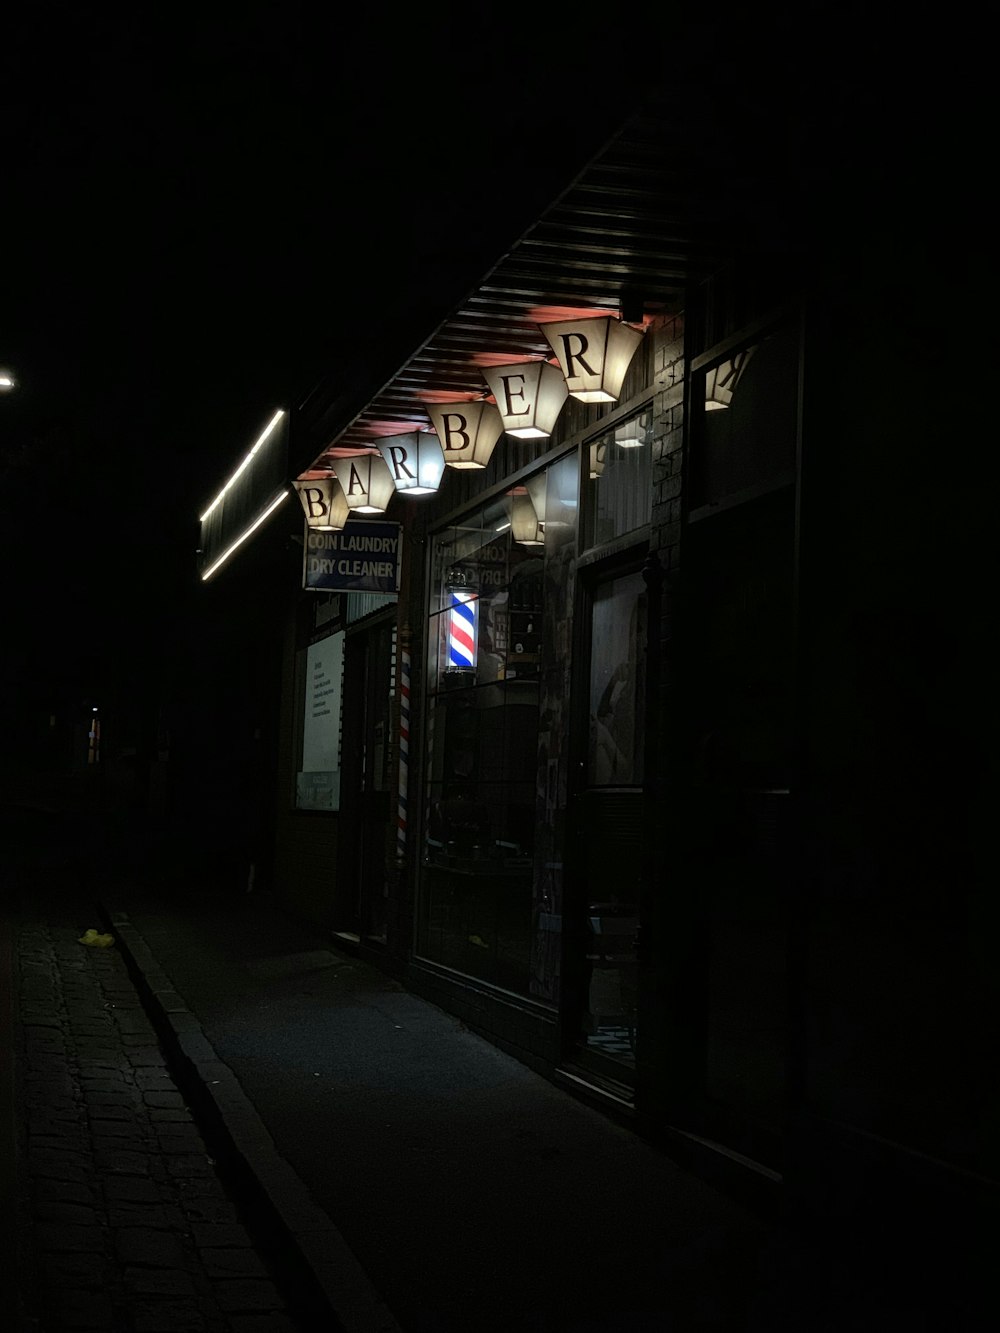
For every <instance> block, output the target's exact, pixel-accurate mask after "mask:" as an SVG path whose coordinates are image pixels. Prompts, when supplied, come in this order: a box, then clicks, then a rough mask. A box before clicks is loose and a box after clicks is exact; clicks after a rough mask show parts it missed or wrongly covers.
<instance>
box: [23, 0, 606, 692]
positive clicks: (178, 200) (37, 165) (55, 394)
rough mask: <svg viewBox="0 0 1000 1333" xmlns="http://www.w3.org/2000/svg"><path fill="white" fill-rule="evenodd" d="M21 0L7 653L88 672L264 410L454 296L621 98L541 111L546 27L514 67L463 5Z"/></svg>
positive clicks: (52, 672) (551, 88)
mask: <svg viewBox="0 0 1000 1333" xmlns="http://www.w3.org/2000/svg"><path fill="white" fill-rule="evenodd" d="M28 8H29V12H27V13H25V12H20V13H16V14H14V15H13V16H10V17H9V19H8V20H6V21H5V29H6V30H5V35H4V43H3V49H2V53H0V60H2V62H3V68H2V77H0V83H2V84H3V87H4V94H3V96H4V109H3V168H2V173H3V174H2V178H0V192H2V199H3V208H2V215H3V245H2V251H3V259H2V301H0V365H7V366H9V368H10V369H11V370H13V371H14V373H15V374H16V376H17V378H18V381H19V388H18V390H17V393H16V394H9V395H6V396H5V397H4V399H3V400H0V409H2V412H0V477H2V486H0V497H2V498H0V504H2V516H3V519H2V521H3V534H4V535H3V550H4V553H5V559H4V595H5V609H6V622H7V626H8V630H9V637H8V644H9V646H8V650H7V653H6V656H5V665H6V669H7V672H8V675H10V674H13V676H14V680H15V682H18V681H20V682H24V683H25V684H26V685H27V684H30V685H31V686H35V685H37V684H38V682H39V680H40V679H42V678H53V679H63V680H65V681H67V682H70V683H71V684H74V683H75V682H78V683H79V686H80V688H84V687H86V688H87V689H90V690H96V689H98V688H99V681H100V678H101V675H102V673H105V674H106V671H107V669H108V668H109V666H110V667H112V668H113V669H114V670H117V671H119V672H120V670H121V657H122V652H123V651H125V652H128V651H129V648H128V645H130V644H132V645H135V644H136V643H138V642H139V641H140V640H141V638H142V637H143V636H144V635H145V633H146V632H147V630H149V631H150V632H151V633H152V635H153V638H154V640H155V638H156V636H157V632H158V628H159V627H160V626H162V625H163V624H165V623H166V622H165V619H164V611H165V610H167V609H169V607H170V605H172V604H174V603H176V601H177V599H178V598H183V597H185V596H188V595H189V593H190V588H191V585H192V581H193V573H194V558H193V545H194V542H193V535H194V529H193V526H192V519H193V518H194V517H195V516H196V515H197V513H198V512H199V510H200V507H201V506H202V505H203V503H204V502H205V500H206V499H207V498H211V494H213V493H214V491H215V490H216V489H217V487H218V486H219V485H220V484H221V482H222V481H223V480H224V479H225V477H226V476H227V475H228V472H229V471H230V470H231V467H232V466H233V464H234V463H235V462H236V461H238V459H239V458H240V457H241V456H242V454H243V453H244V452H245V450H246V448H247V447H248V446H249V444H251V443H252V442H253V439H254V438H255V437H256V434H257V433H258V432H259V430H260V429H261V427H262V425H263V424H265V423H266V421H267V420H268V419H269V417H270V415H271V414H272V412H273V410H274V407H275V406H276V405H279V404H284V405H287V404H288V403H289V402H292V401H294V400H295V398H296V395H299V394H301V393H303V392H304V391H305V390H306V389H307V388H308V387H310V386H311V384H312V383H314V382H315V381H316V380H317V379H318V378H319V375H320V374H321V373H322V372H323V371H324V370H325V369H327V367H328V366H329V365H330V364H331V362H332V361H335V360H336V358H337V357H338V356H340V355H342V354H343V352H344V351H345V350H349V349H353V348H354V347H356V345H357V344H358V342H359V341H360V340H362V339H369V338H371V337H373V336H377V333H378V331H379V329H380V328H381V327H383V326H384V322H385V321H386V320H389V319H398V318H400V317H402V318H405V319H416V321H417V322H418V323H420V313H421V311H422V309H424V308H428V307H429V305H430V304H431V303H432V302H433V301H435V300H437V301H440V299H441V296H442V293H445V294H447V298H448V300H449V302H450V301H451V300H452V298H454V299H457V298H458V297H459V296H461V295H463V294H464V292H465V291H466V290H467V289H468V287H470V286H471V285H472V284H473V283H474V282H475V280H476V279H478V277H479V276H481V274H482V272H483V271H485V268H486V267H487V266H488V265H489V264H490V263H491V262H492V261H493V259H494V258H495V256H496V254H497V253H499V250H500V247H502V246H504V245H505V244H507V243H508V242H509V241H511V240H513V239H514V238H515V236H516V235H517V234H518V233H519V232H520V230H521V229H522V227H523V226H524V225H525V224H526V223H527V222H528V221H530V220H531V217H532V216H533V214H534V212H535V211H537V209H539V208H540V207H542V206H543V205H544V204H545V203H547V202H548V200H549V199H550V198H551V197H552V195H553V194H554V193H555V191H556V189H558V188H561V187H562V185H563V184H564V183H565V178H566V172H567V170H568V168H564V167H563V165H562V164H563V162H571V163H573V164H574V169H575V166H576V165H578V164H579V162H581V161H582V158H583V156H584V155H589V153H590V152H591V151H592V150H593V148H594V147H596V146H597V145H598V143H599V142H600V141H601V140H602V139H603V138H604V137H605V136H606V134H607V133H608V132H610V131H611V130H612V129H614V128H615V127H616V126H617V124H618V123H620V121H621V120H622V119H623V118H624V116H625V115H626V114H627V113H628V110H629V104H628V102H627V101H625V100H623V99H622V98H620V97H608V98H599V99H597V101H596V103H594V104H592V105H591V106H590V108H589V109H588V114H587V116H586V117H585V118H583V117H577V118H576V120H575V121H574V120H572V118H569V119H567V118H562V120H563V123H562V124H561V125H560V124H559V123H558V122H559V120H560V116H559V114H558V109H557V108H556V107H555V105H554V104H553V101H552V99H553V96H554V94H555V93H556V92H557V91H558V89H557V87H556V86H555V85H554V84H553V83H552V82H551V77H552V71H553V68H556V69H558V66H555V67H554V66H553V64H552V56H553V48H552V46H551V45H546V43H545V42H544V41H543V42H542V44H541V45H540V46H539V47H538V48H537V49H536V50H535V52H534V55H533V56H532V57H530V58H526V59H524V58H523V59H522V60H521V61H519V62H518V69H519V74H518V76H517V78H516V79H515V80H514V83H513V86H512V85H511V81H510V77H509V74H508V73H507V69H506V65H505V58H504V52H503V44H502V43H500V42H498V41H497V35H496V33H495V32H494V31H493V30H492V29H491V28H490V26H489V24H487V23H486V22H485V20H481V19H478V18H477V17H476V16H475V14H474V13H470V12H469V11H468V10H467V8H466V7H462V10H461V14H462V17H461V23H460V25H459V24H457V23H454V24H453V23H449V22H448V21H446V20H445V19H442V18H438V19H434V18H433V17H431V18H428V17H427V16H426V15H424V14H421V16H420V19H419V24H418V21H417V20H416V19H414V18H412V17H411V18H409V19H408V18H407V16H406V14H405V13H403V14H401V13H399V12H396V11H394V12H393V14H392V17H391V19H390V17H389V16H388V11H385V10H382V9H379V10H378V11H377V12H374V11H373V12H371V13H370V14H369V15H368V16H367V17H366V16H365V15H363V14H362V15H360V16H359V15H357V14H353V15H351V21H350V25H349V26H347V25H346V23H344V22H343V21H342V20H343V18H344V16H343V14H342V11H341V10H340V9H339V7H333V6H328V7H325V8H324V9H323V10H322V11H318V10H312V9H309V8H308V7H306V6H296V5H293V4H286V3H281V4H270V5H267V4H260V3H254V4H250V5H248V6H244V7H241V9H240V12H239V23H238V24H233V23H232V22H230V21H229V19H228V18H224V17H221V16H214V15H213V14H212V12H211V7H210V6H209V7H203V8H201V9H199V10H198V11H197V12H196V13H194V12H193V13H192V14H188V15H184V14H183V13H182V11H181V10H178V9H177V8H176V7H173V6H171V7H169V9H166V8H161V9H160V10H159V12H157V11H156V9H155V8H154V9H152V10H150V9H148V8H145V7H144V8H142V9H141V10H131V11H129V12H128V13H127V15H126V14H125V11H119V12H114V11H113V10H111V11H105V10H103V9H102V7H97V8H96V9H87V10H85V11H84V10H78V9H72V8H71V9H69V10H66V9H65V8H63V7H61V6H60V7H56V6H54V5H38V6H32V7H28ZM320 15H321V16H320ZM338 15H339V16H340V18H338V17H337V16H338ZM571 54H572V48H571V47H568V46H567V47H564V48H563V60H565V58H566V57H567V56H571ZM544 70H548V72H549V77H550V82H549V83H548V84H545V83H543V81H542V77H541V75H542V72H543V71H544ZM568 76H569V70H568V68H567V69H566V74H565V77H568ZM463 89H464V97H462V95H461V94H462V90H463ZM470 89H473V90H474V95H471V94H470ZM457 103H461V105H460V106H459V114H457V115H456V104H457ZM516 141H519V142H520V143H521V144H522V145H523V144H524V143H525V141H527V143H528V144H529V146H530V151H529V152H528V153H523V152H521V153H519V156H520V158H521V161H520V164H519V166H518V168H517V171H516V173H513V172H511V171H510V170H509V169H508V170H504V169H503V168H504V167H507V166H508V164H509V155H510V152H511V145H512V143H514V142H516ZM74 688H75V684H74Z"/></svg>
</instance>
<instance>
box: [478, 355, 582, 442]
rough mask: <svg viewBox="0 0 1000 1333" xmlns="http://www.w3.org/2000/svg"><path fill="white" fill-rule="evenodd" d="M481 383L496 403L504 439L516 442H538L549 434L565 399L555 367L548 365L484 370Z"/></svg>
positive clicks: (523, 364) (524, 363)
mask: <svg viewBox="0 0 1000 1333" xmlns="http://www.w3.org/2000/svg"><path fill="white" fill-rule="evenodd" d="M483 379H485V381H486V383H487V384H488V385H489V386H490V390H491V392H492V394H493V397H494V398H495V399H496V400H497V408H498V410H499V412H500V420H501V421H502V422H503V428H504V430H505V431H506V432H507V434H508V435H512V436H513V437H514V438H515V439H517V440H542V439H545V438H546V436H549V435H551V434H552V432H553V431H554V430H555V426H556V421H557V420H558V419H559V413H560V412H561V411H562V409H563V404H564V403H565V402H566V399H567V397H568V396H569V395H568V393H567V389H566V381H565V379H564V378H563V377H562V375H561V374H560V373H559V368H558V366H554V365H552V363H551V362H550V361H519V362H518V363H517V364H516V365H513V366H494V367H493V368H492V369H490V370H484V371H483Z"/></svg>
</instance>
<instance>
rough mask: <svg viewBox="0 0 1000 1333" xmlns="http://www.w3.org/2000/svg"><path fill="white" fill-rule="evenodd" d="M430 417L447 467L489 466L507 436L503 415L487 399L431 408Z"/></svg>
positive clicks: (429, 408) (429, 410)
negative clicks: (498, 441)
mask: <svg viewBox="0 0 1000 1333" xmlns="http://www.w3.org/2000/svg"><path fill="white" fill-rule="evenodd" d="M427 415H428V416H429V417H430V419H431V421H432V422H433V423H434V429H435V430H436V431H437V434H438V440H439V442H440V445H441V449H442V452H443V454H444V461H445V466H446V467H457V468H475V467H485V466H486V464H487V463H488V462H489V461H490V457H491V456H492V454H493V450H494V448H495V447H496V442H497V440H499V438H500V436H501V435H502V434H503V422H502V421H501V420H500V414H499V412H498V411H497V410H496V408H495V407H494V406H493V404H492V403H487V402H485V401H484V400H481V401H479V402H472V403H449V404H448V406H447V407H443V406H433V405H428V408H427Z"/></svg>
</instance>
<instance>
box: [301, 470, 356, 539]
mask: <svg viewBox="0 0 1000 1333" xmlns="http://www.w3.org/2000/svg"><path fill="white" fill-rule="evenodd" d="M295 489H296V490H297V491H298V493H299V503H300V504H301V505H302V508H303V510H304V511H305V516H306V524H307V526H308V527H310V528H312V529H313V530H314V531H316V532H338V531H339V530H340V529H341V528H342V527H343V526H344V524H345V523H346V522H347V516H348V513H349V512H350V511H349V510H348V508H347V500H346V499H345V497H344V492H343V488H342V487H341V485H340V482H339V481H338V480H337V478H336V477H323V478H321V479H320V480H319V481H297V482H296V483H295Z"/></svg>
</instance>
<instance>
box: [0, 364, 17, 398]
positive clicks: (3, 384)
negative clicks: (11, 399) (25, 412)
mask: <svg viewBox="0 0 1000 1333" xmlns="http://www.w3.org/2000/svg"><path fill="white" fill-rule="evenodd" d="M16 388H17V380H16V379H15V378H14V376H13V375H12V374H11V372H10V371H9V370H2V369H0V393H10V391H11V389H16Z"/></svg>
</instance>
